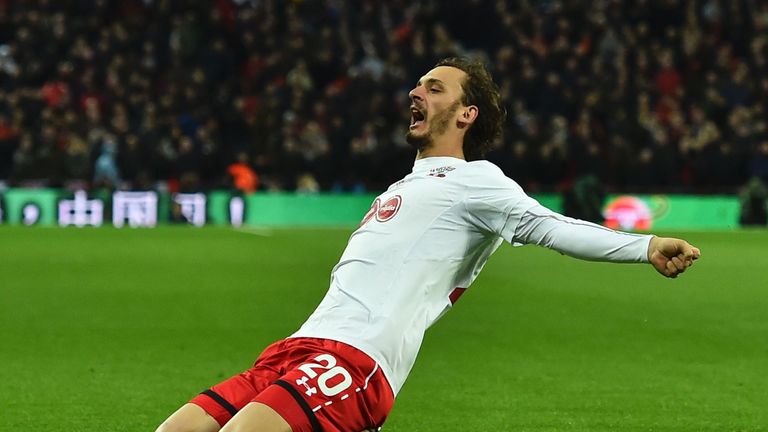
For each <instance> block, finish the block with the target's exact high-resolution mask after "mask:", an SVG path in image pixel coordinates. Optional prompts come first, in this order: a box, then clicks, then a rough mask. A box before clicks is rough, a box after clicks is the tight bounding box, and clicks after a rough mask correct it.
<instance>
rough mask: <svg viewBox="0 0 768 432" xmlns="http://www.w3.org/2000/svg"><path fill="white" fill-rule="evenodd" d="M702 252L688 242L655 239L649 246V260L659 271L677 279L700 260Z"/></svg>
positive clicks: (661, 238) (674, 239)
mask: <svg viewBox="0 0 768 432" xmlns="http://www.w3.org/2000/svg"><path fill="white" fill-rule="evenodd" d="M700 256H701V251H700V250H699V248H696V247H693V246H691V245H690V244H689V243H688V242H687V241H685V240H680V239H676V238H669V237H653V238H652V239H651V243H650V244H649V245H648V260H649V261H650V262H651V265H653V267H654V268H655V269H656V271H658V272H659V273H661V274H663V275H664V276H666V277H669V278H675V277H677V275H679V274H680V273H682V272H684V271H685V270H686V269H687V268H688V267H690V266H692V265H693V262H694V261H696V260H697V259H699V257H700Z"/></svg>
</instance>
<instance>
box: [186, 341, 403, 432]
mask: <svg viewBox="0 0 768 432" xmlns="http://www.w3.org/2000/svg"><path fill="white" fill-rule="evenodd" d="M190 402H191V403H194V404H196V405H198V406H200V407H202V408H203V409H204V410H205V411H206V412H207V413H208V414H210V415H211V416H213V418H215V419H216V421H217V422H219V424H220V425H221V426H224V424H225V423H227V422H228V421H229V420H230V419H231V418H232V417H233V416H234V415H235V414H236V413H237V412H238V411H239V410H240V409H242V408H243V407H244V406H245V405H246V404H248V403H249V402H260V403H263V404H265V405H268V406H269V407H271V408H272V409H274V410H275V411H277V413H278V414H280V416H281V417H283V418H284V419H285V421H287V422H288V424H290V425H291V428H292V429H293V432H310V431H317V432H319V431H324V432H335V431H339V432H361V431H365V430H376V429H377V428H379V427H381V425H382V424H383V423H384V420H385V419H386V418H387V415H388V414H389V411H390V410H391V409H392V405H393V403H394V396H393V394H392V389H391V388H390V386H389V383H388V382H387V380H386V378H385V377H384V374H383V373H382V372H381V369H380V368H379V365H378V364H377V363H376V362H375V361H373V359H371V358H370V357H368V356H367V355H365V354H364V353H363V352H362V351H360V350H358V349H356V348H353V347H351V346H349V345H347V344H344V343H341V342H336V341H332V340H328V339H314V338H289V339H283V340H281V341H278V342H275V343H274V344H272V345H270V346H268V347H267V349H266V350H264V352H263V353H261V355H260V356H259V358H258V359H256V363H255V364H254V366H253V367H252V368H251V369H248V370H247V371H245V372H243V373H242V374H240V375H236V376H234V377H232V378H230V379H228V380H226V381H224V382H222V383H220V384H217V385H215V386H213V387H212V388H211V389H210V390H206V391H204V392H203V393H201V394H200V395H198V396H197V397H195V398H194V399H192V400H191V401H190Z"/></svg>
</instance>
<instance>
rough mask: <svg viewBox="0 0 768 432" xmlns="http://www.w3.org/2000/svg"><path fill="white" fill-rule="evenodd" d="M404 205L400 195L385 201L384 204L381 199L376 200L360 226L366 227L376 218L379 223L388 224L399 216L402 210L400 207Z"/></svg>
mask: <svg viewBox="0 0 768 432" xmlns="http://www.w3.org/2000/svg"><path fill="white" fill-rule="evenodd" d="M402 203H403V198H402V197H400V195H395V196H393V197H392V198H390V199H388V200H386V201H384V203H383V204H382V202H381V199H380V198H376V201H374V202H373V204H372V205H371V208H370V209H368V212H366V213H365V216H363V220H362V221H361V222H360V226H363V225H365V224H366V223H367V222H368V221H369V220H371V219H372V218H374V217H375V218H376V220H377V221H379V222H386V221H388V220H391V219H392V218H393V217H395V216H396V215H397V212H398V211H399V210H400V205H401V204H402Z"/></svg>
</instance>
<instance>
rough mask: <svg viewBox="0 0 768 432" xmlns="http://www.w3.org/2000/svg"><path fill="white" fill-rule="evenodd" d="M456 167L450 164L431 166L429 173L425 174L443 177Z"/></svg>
mask: <svg viewBox="0 0 768 432" xmlns="http://www.w3.org/2000/svg"><path fill="white" fill-rule="evenodd" d="M455 169H456V167H452V166H443V167H439V168H432V169H431V170H429V174H427V175H428V176H429V177H438V178H443V177H445V175H446V174H447V173H449V172H451V171H453V170H455Z"/></svg>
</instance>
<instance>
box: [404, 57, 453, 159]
mask: <svg viewBox="0 0 768 432" xmlns="http://www.w3.org/2000/svg"><path fill="white" fill-rule="evenodd" d="M465 78H466V73H465V72H464V71H462V70H461V69H457V68H454V67H450V66H439V67H436V68H434V69H432V70H431V71H429V72H427V74H426V75H424V76H423V77H421V79H419V82H418V83H416V87H415V88H414V89H413V90H411V92H410V93H409V94H408V95H409V96H410V98H411V126H410V127H409V128H408V133H407V134H406V140H407V141H408V143H410V144H411V145H412V146H414V147H416V149H418V150H422V149H424V148H426V147H428V146H429V145H430V144H432V143H433V142H434V141H435V139H437V138H438V137H440V136H441V135H444V134H445V133H446V132H447V131H448V130H449V129H450V128H456V118H455V117H456V113H457V111H458V109H459V108H460V107H462V106H463V104H462V103H461V98H462V97H463V95H464V91H463V90H462V88H461V83H462V82H464V80H465Z"/></svg>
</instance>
